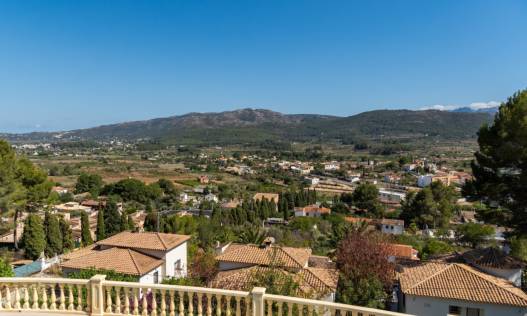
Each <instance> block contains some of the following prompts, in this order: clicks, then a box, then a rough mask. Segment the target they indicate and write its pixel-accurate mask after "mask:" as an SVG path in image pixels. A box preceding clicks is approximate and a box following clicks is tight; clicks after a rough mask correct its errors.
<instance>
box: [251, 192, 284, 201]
mask: <svg viewBox="0 0 527 316" xmlns="http://www.w3.org/2000/svg"><path fill="white" fill-rule="evenodd" d="M263 199H266V200H267V201H274V202H275V203H278V200H279V199H280V195H279V194H278V193H256V194H255V195H254V196H253V200H255V201H261V200H263Z"/></svg>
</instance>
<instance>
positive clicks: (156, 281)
mask: <svg viewBox="0 0 527 316" xmlns="http://www.w3.org/2000/svg"><path fill="white" fill-rule="evenodd" d="M157 283H159V271H156V272H154V284H157Z"/></svg>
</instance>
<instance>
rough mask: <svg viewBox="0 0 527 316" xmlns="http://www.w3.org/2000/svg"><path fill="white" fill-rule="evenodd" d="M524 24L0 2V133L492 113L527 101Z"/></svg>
mask: <svg viewBox="0 0 527 316" xmlns="http://www.w3.org/2000/svg"><path fill="white" fill-rule="evenodd" d="M526 16H527V1H523V0H501V1H497V0H491V1H485V0H464V1H459V0H441V1H439V0H438V1H422V0H405V1H393V0H384V1H381V0H376V1H370V0H363V1H354V0H344V1H331V0H328V1H322V0H321V1H310V0H299V1H292V0H291V1H284V0H262V1H235V0H232V1H218V0H211V1H176V0H173V1H154V0H150V1H143V0H134V1H126V0H112V1H108V0H99V1H97V0H91V1H81V0H79V1H69V0H65V1H53V0H51V1H40V0H34V1H32V0H29V1H16V0H12V1H1V2H0V113H1V114H0V132H27V131H35V130H37V131H39V130H68V129H76V128H84V127H91V126H95V125H100V124H108V123H114V122H121V121H129V120H140V119H148V118H154V117H163V116H170V115H178V114H184V113H187V112H210V111H216V112H217V111H224V110H232V109H237V108H245V107H252V108H266V109H271V110H275V111H280V112H284V113H320V114H334V115H352V114H356V113H359V112H363V111H368V110H373V109H395V108H409V109H418V108H423V107H432V106H433V107H435V108H441V107H445V106H446V107H453V106H464V105H469V104H471V103H474V102H482V103H483V104H487V103H488V102H492V101H497V102H499V101H503V100H504V99H505V98H506V97H507V96H509V95H510V94H512V93H513V92H515V91H517V90H519V89H523V88H527V35H526V31H527V19H526V18H525V17H526ZM476 106H477V105H476Z"/></svg>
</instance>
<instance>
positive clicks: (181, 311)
mask: <svg viewBox="0 0 527 316" xmlns="http://www.w3.org/2000/svg"><path fill="white" fill-rule="evenodd" d="M178 296H179V316H185V305H184V304H183V303H184V302H183V300H184V297H183V292H181V291H178Z"/></svg>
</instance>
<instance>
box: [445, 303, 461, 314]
mask: <svg viewBox="0 0 527 316" xmlns="http://www.w3.org/2000/svg"><path fill="white" fill-rule="evenodd" d="M448 314H449V315H461V307H459V306H452V305H450V306H448Z"/></svg>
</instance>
